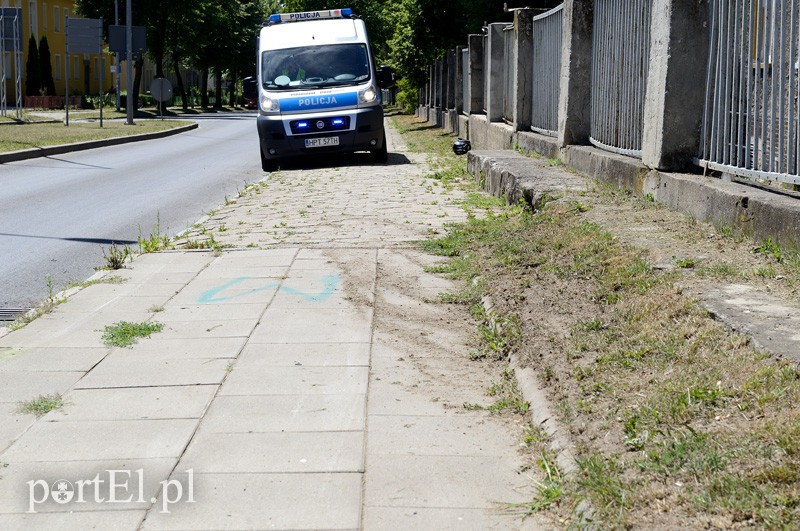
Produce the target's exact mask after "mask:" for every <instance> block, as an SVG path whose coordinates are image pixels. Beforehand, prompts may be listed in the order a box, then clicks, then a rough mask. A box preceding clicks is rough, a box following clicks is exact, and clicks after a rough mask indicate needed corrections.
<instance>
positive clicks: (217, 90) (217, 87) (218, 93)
mask: <svg viewBox="0 0 800 531" xmlns="http://www.w3.org/2000/svg"><path fill="white" fill-rule="evenodd" d="M214 96H215V98H216V101H215V102H214V108H215V109H221V108H222V72H221V71H220V69H218V68H215V69H214Z"/></svg>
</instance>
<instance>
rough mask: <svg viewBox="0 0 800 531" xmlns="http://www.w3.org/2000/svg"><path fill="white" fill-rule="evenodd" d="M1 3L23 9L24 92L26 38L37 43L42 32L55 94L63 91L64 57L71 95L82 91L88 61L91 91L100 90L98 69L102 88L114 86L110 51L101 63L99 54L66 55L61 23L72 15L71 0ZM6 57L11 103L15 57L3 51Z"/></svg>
mask: <svg viewBox="0 0 800 531" xmlns="http://www.w3.org/2000/svg"><path fill="white" fill-rule="evenodd" d="M0 5H1V6H2V7H18V8H21V9H22V43H23V50H24V53H23V57H22V62H21V67H22V68H21V74H22V91H23V94H24V93H25V78H26V72H25V65H26V62H27V59H28V41H29V39H30V36H31V35H34V37H35V38H36V43H37V45H38V44H39V42H40V39H41V37H42V35H46V36H47V44H48V46H49V47H50V65H51V67H52V69H53V80H54V81H55V87H56V93H57V95H59V96H64V95H65V90H66V81H67V78H66V76H67V61H69V92H70V95H82V94H84V88H85V84H86V79H87V76H86V64H87V61H88V74H89V75H88V80H89V94H90V95H92V96H97V95H99V94H100V92H101V90H100V83H101V80H100V76H101V72H102V74H103V76H104V79H103V81H102V84H103V91H107V90H109V89H111V88H112V87H113V86H114V76H113V74H111V73H110V71H109V67H110V65H112V64H113V60H112V56H111V55H108V54H105V58H104V61H103V63H102V64H101V62H100V56H99V55H98V54H93V55H83V54H70V55H69V56H68V55H67V53H66V41H65V35H64V24H65V21H66V17H72V16H74V13H75V4H74V2H70V1H67V0H1V1H0ZM5 61H6V90H7V100H8V103H9V105H13V102H14V98H15V96H16V93H15V83H14V77H15V71H14V59H13V58H12V57H11V54H9V53H6V57H5Z"/></svg>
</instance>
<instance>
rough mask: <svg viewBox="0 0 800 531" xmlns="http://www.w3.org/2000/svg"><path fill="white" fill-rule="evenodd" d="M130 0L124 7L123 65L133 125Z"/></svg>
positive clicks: (128, 106) (129, 118)
mask: <svg viewBox="0 0 800 531" xmlns="http://www.w3.org/2000/svg"><path fill="white" fill-rule="evenodd" d="M131 12H132V10H131V0H126V6H125V25H126V28H125V29H126V38H125V40H126V45H127V48H128V54H127V55H128V56H127V58H126V62H127V64H126V65H125V75H126V76H127V77H128V79H127V81H128V83H127V85H128V98H127V103H126V105H127V109H126V110H127V111H128V120H127V122H126V123H127V124H128V125H133V29H132V22H131V18H132V14H131Z"/></svg>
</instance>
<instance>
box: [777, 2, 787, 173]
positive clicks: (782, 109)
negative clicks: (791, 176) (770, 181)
mask: <svg viewBox="0 0 800 531" xmlns="http://www.w3.org/2000/svg"><path fill="white" fill-rule="evenodd" d="M780 13H781V16H780V22H781V32H780V33H781V35H780V57H781V59H780V63H779V64H780V71H779V72H789V71H790V70H789V69H788V68H786V9H785V7H784V1H783V0H780ZM778 85H779V88H778V91H779V93H780V104H779V106H778V124H779V127H780V129H779V130H778V160H777V168H776V171H778V172H780V173H784V172H785V158H784V141H785V139H786V123H785V122H784V120H785V119H786V104H787V103H788V101H787V99H786V92H785V91H786V85H785V81H784V77H783V76H782V75H781V76H778Z"/></svg>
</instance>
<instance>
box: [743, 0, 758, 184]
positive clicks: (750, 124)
mask: <svg viewBox="0 0 800 531" xmlns="http://www.w3.org/2000/svg"><path fill="white" fill-rule="evenodd" d="M748 7H749V10H748V15H749V16H748V19H747V32H748V33H747V128H746V129H745V137H746V138H745V141H746V142H747V144H746V146H745V153H744V156H745V163H744V167H745V168H747V169H752V168H753V167H754V166H753V164H754V162H753V149H754V147H755V141H754V138H755V134H756V132H755V131H756V125H755V120H754V119H753V120H751V117H753V116H754V115H755V112H754V105H753V102H754V101H755V90H756V81H757V80H756V78H755V69H754V68H753V56H754V54H755V53H756V49H757V48H756V44H757V43H756V40H755V39H756V31H755V28H756V24H757V19H756V15H757V14H756V12H755V9H756V6H755V0H750V1H749V2H748Z"/></svg>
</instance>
